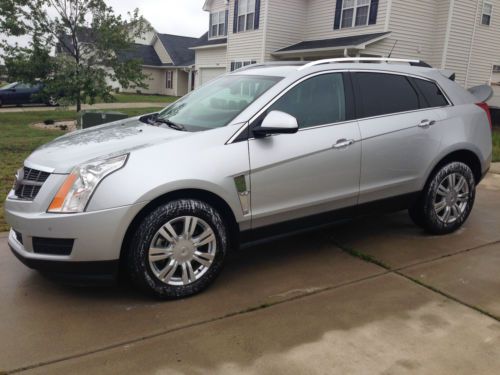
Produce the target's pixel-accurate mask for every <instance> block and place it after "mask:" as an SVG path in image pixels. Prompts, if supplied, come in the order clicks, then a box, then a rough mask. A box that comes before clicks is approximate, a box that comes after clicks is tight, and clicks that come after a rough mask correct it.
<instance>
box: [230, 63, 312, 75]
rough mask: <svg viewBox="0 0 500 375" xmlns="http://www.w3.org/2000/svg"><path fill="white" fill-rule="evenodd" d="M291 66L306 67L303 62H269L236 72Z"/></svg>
mask: <svg viewBox="0 0 500 375" xmlns="http://www.w3.org/2000/svg"><path fill="white" fill-rule="evenodd" d="M289 65H304V62H303V61H269V62H264V63H258V64H250V65H246V66H242V67H241V68H238V69H236V70H235V71H234V72H243V71H245V70H250V69H255V68H265V67H273V66H289Z"/></svg>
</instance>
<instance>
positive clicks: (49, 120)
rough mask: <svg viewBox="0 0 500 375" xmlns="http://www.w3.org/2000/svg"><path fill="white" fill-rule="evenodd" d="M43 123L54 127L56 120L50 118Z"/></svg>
mask: <svg viewBox="0 0 500 375" xmlns="http://www.w3.org/2000/svg"><path fill="white" fill-rule="evenodd" d="M43 123H44V124H45V125H54V120H52V119H51V118H48V119H46V120H43Z"/></svg>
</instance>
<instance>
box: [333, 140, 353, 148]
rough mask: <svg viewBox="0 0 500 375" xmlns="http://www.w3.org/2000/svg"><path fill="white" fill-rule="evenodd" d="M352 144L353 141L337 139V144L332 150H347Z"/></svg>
mask: <svg viewBox="0 0 500 375" xmlns="http://www.w3.org/2000/svg"><path fill="white" fill-rule="evenodd" d="M353 144H354V139H345V138H342V139H339V140H338V141H337V143H335V144H334V145H333V148H334V149H336V150H338V149H343V148H347V147H349V146H351V145H353Z"/></svg>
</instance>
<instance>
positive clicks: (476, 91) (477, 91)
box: [467, 85, 493, 103]
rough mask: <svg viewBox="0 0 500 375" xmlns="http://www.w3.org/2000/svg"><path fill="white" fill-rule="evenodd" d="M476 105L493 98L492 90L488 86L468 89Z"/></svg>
mask: <svg viewBox="0 0 500 375" xmlns="http://www.w3.org/2000/svg"><path fill="white" fill-rule="evenodd" d="M467 91H469V92H470V93H471V94H472V95H474V97H475V98H476V99H477V101H478V103H486V102H487V101H488V100H490V98H491V97H492V96H493V89H492V88H491V86H489V85H480V86H474V87H471V88H470V89H468V90H467Z"/></svg>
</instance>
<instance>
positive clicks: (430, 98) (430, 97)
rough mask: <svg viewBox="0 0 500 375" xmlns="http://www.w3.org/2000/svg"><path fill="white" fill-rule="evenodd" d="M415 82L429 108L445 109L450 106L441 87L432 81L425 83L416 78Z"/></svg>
mask: <svg viewBox="0 0 500 375" xmlns="http://www.w3.org/2000/svg"><path fill="white" fill-rule="evenodd" d="M413 81H414V82H415V85H416V86H417V88H418V89H419V90H420V92H421V93H422V95H423V97H424V99H425V101H426V103H425V104H427V105H428V107H443V106H446V105H448V101H447V100H446V98H445V96H444V94H443V92H442V91H441V90H440V89H439V87H438V86H437V85H436V84H435V83H434V82H430V81H425V80H423V79H418V78H414V79H413Z"/></svg>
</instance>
